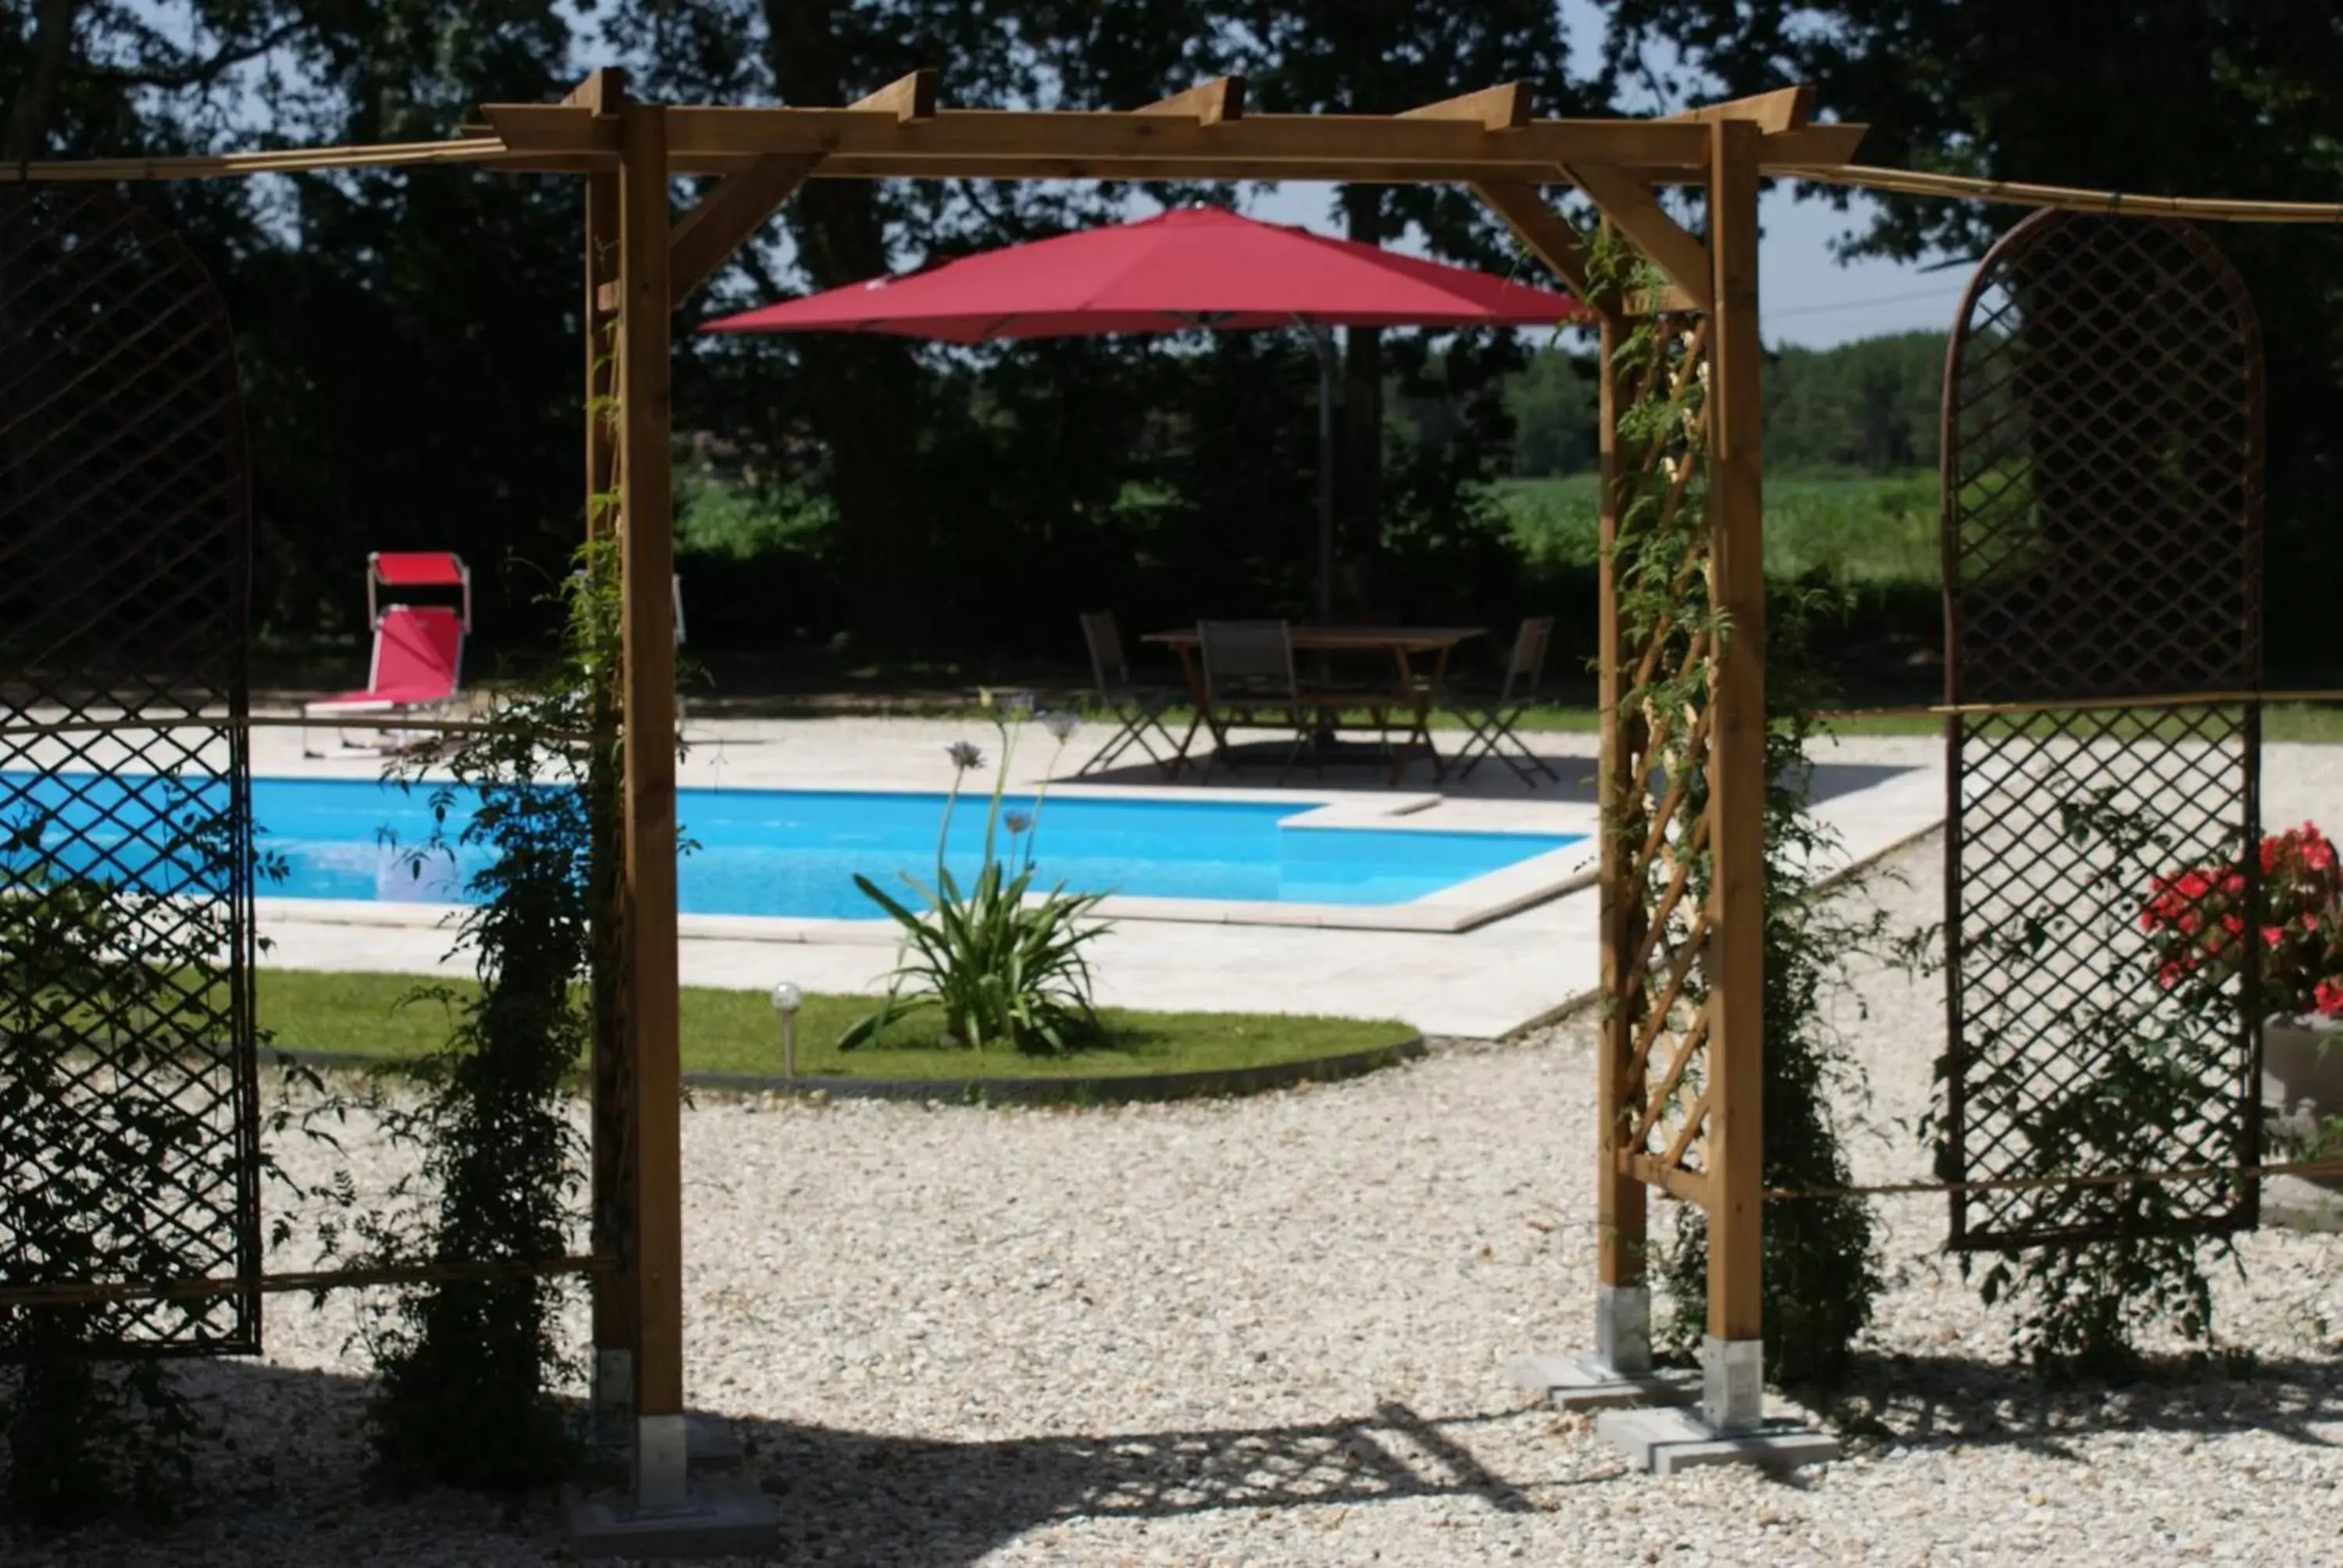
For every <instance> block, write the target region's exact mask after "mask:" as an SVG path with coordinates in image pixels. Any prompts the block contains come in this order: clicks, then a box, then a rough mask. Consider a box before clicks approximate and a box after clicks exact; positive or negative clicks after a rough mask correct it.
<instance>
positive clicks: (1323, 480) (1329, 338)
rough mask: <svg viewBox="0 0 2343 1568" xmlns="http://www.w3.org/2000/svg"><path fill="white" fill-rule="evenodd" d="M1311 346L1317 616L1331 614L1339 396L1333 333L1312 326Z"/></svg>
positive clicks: (1332, 609)
mask: <svg viewBox="0 0 2343 1568" xmlns="http://www.w3.org/2000/svg"><path fill="white" fill-rule="evenodd" d="M1310 343H1311V347H1313V348H1315V349H1316V350H1317V351H1318V616H1319V618H1320V619H1325V618H1329V617H1331V616H1332V615H1333V613H1334V405H1335V401H1336V398H1337V397H1338V396H1339V394H1338V392H1337V389H1336V386H1335V379H1334V371H1335V363H1334V334H1333V331H1332V328H1329V327H1312V328H1311V329H1310Z"/></svg>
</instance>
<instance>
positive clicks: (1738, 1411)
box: [1700, 1334, 1765, 1432]
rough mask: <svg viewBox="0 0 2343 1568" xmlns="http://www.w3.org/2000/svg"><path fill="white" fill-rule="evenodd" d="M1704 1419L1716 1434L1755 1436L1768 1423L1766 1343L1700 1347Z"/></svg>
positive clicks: (1708, 1342) (1710, 1341) (1712, 1342)
mask: <svg viewBox="0 0 2343 1568" xmlns="http://www.w3.org/2000/svg"><path fill="white" fill-rule="evenodd" d="M1700 1416H1701V1420H1702V1421H1704V1422H1706V1423H1707V1424H1708V1426H1709V1427H1710V1429H1711V1430H1713V1431H1715V1432H1754V1431H1755V1430H1756V1429H1757V1428H1758V1427H1759V1426H1760V1425H1761V1424H1763V1423H1764V1422H1765V1341H1764V1340H1720V1339H1718V1338H1717V1337H1716V1336H1715V1335H1714V1334H1711V1335H1710V1336H1709V1337H1708V1338H1707V1339H1705V1340H1704V1341H1702V1342H1701V1347H1700Z"/></svg>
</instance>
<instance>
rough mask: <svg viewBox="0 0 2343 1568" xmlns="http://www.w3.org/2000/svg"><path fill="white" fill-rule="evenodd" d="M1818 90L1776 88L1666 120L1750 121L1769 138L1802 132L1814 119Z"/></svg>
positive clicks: (1689, 111) (1727, 100)
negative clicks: (1776, 134)
mask: <svg viewBox="0 0 2343 1568" xmlns="http://www.w3.org/2000/svg"><path fill="white" fill-rule="evenodd" d="M1814 113H1815V90H1814V88H1812V87H1810V86H1797V87H1776V88H1775V89H1774V91H1772V92H1770V93H1757V94H1754V95H1751V96H1749V97H1746V98H1728V99H1726V100H1725V102H1723V103H1721V104H1703V105H1701V106H1699V107H1698V108H1696V109H1686V110H1684V112H1683V113H1682V114H1678V115H1667V116H1663V117H1664V118H1665V119H1670V120H1696V121H1699V122H1701V123H1702V124H1713V123H1715V121H1718V120H1748V121H1751V122H1753V123H1754V124H1755V126H1756V127H1757V128H1758V129H1759V130H1761V131H1765V132H1767V133H1768V134H1770V133H1773V132H1775V131H1802V130H1804V129H1805V126H1806V122H1807V121H1808V120H1810V119H1812V118H1813V117H1814Z"/></svg>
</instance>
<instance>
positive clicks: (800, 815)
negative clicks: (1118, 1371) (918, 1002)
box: [0, 773, 1584, 920]
mask: <svg viewBox="0 0 2343 1568" xmlns="http://www.w3.org/2000/svg"><path fill="white" fill-rule="evenodd" d="M125 796H133V797H136V799H134V800H131V801H129V802H125V801H124V797H125ZM223 799H224V796H223ZM943 801H944V798H943V797H942V796H941V795H900V794H878V793H860V792H850V791H839V790H804V789H722V790H718V789H685V790H680V791H679V792H678V797H677V814H678V816H679V819H680V821H681V823H682V828H683V833H684V836H685V837H686V838H687V839H690V840H692V841H693V843H694V844H695V845H696V848H695V849H692V850H691V851H690V852H689V853H688V854H687V855H686V856H685V857H684V858H683V860H682V862H681V865H680V868H679V892H680V898H681V903H682V908H683V910H684V912H686V913H688V914H711V915H714V914H723V915H789V916H800V917H818V918H830V919H850V920H852V919H872V918H879V912H878V910H876V908H875V907H874V906H873V905H872V904H871V903H870V900H868V899H866V898H865V897H864V896H863V895H862V893H861V892H860V890H858V889H857V888H856V887H855V886H854V880H853V879H854V875H855V873H857V872H860V873H861V874H862V875H864V876H867V877H870V879H872V880H874V881H876V882H878V883H879V884H880V886H881V887H884V888H886V889H888V890H890V891H895V890H900V888H901V886H902V884H901V881H900V875H899V874H900V873H901V872H905V871H910V872H912V873H914V874H916V875H920V876H921V877H926V876H928V875H930V873H931V872H932V870H933V869H934V866H935V854H936V832H937V827H938V823H939V821H940V815H941V812H942V809H943ZM126 803H127V804H128V805H130V807H131V811H130V813H129V815H130V816H131V817H132V818H133V819H134V820H135V819H136V815H137V814H138V812H139V810H140V809H142V808H145V809H151V810H152V811H154V812H156V813H161V812H166V811H177V812H182V813H184V812H187V811H199V810H200V809H202V807H203V806H204V805H205V804H206V802H204V801H202V800H200V799H188V798H187V797H186V794H185V792H184V791H182V790H180V789H179V787H178V786H176V785H174V784H170V783H168V782H167V781H165V780H161V779H151V780H146V781H143V782H141V781H136V780H129V781H124V780H106V779H91V778H88V777H86V776H84V777H75V776H73V775H35V774H29V773H7V774H0V825H5V824H7V823H11V822H15V821H17V820H19V819H22V818H24V817H25V815H26V814H27V813H28V812H30V813H37V814H41V815H45V816H47V817H50V818H51V819H53V822H54V830H53V831H52V833H51V835H50V837H51V839H52V841H53V842H59V843H63V844H65V846H66V851H65V860H66V863H67V864H68V865H71V866H72V867H73V868H74V869H76V870H82V871H94V872H96V873H97V874H100V875H106V876H112V877H116V878H123V879H132V880H136V879H139V878H141V877H142V876H147V875H149V873H148V872H146V871H143V870H142V869H140V868H141V867H142V866H147V865H151V864H152V863H153V862H154V860H155V855H154V852H153V851H152V849H149V848H147V847H146V846H145V845H141V844H137V843H134V842H128V841H126V834H125V833H124V832H123V830H122V829H120V828H119V827H118V826H116V825H115V824H113V823H110V822H109V821H108V820H107V819H108V818H109V817H110V816H111V817H115V818H119V817H121V816H122V815H124V813H123V812H122V809H121V808H122V806H123V805H124V804H126ZM985 805H986V802H985V801H984V800H983V799H962V801H961V802H960V808H959V811H958V813H957V815H956V817H955V819H954V823H953V829H952V835H951V846H950V864H951V866H952V869H953V871H954V873H955V874H956V875H960V876H963V877H965V876H969V875H972V874H973V871H974V868H975V865H976V862H977V859H978V857H979V854H980V848H981V844H982V840H983V828H984V810H985ZM1009 805H1010V806H1011V808H1012V809H1021V810H1026V811H1031V809H1032V807H1033V802H1032V801H1031V799H1011V801H1010V802H1009ZM1310 809H1312V804H1310V803H1302V802H1297V803H1294V804H1290V805H1289V804H1285V803H1280V802H1272V803H1269V804H1255V803H1252V802H1243V801H1227V800H1101V799H1081V798H1076V797H1071V796H1064V795H1061V796H1057V797H1054V798H1052V799H1050V800H1049V801H1048V802H1047V804H1046V805H1045V806H1044V807H1043V808H1042V810H1041V820H1040V825H1039V828H1038V829H1037V832H1038V838H1037V839H1036V846H1037V849H1038V853H1037V855H1036V859H1037V862H1038V864H1039V867H1040V871H1039V875H1038V876H1037V877H1036V883H1037V885H1040V886H1048V885H1050V884H1051V883H1055V882H1059V881H1062V882H1064V883H1065V884H1066V885H1067V886H1068V887H1069V888H1072V889H1075V890H1080V891H1084V892H1102V893H1121V894H1126V895H1131V896H1139V897H1148V898H1180V899H1240V900H1260V901H1264V902H1281V903H1314V904H1394V903H1403V902H1405V901H1407V900H1412V899H1417V898H1421V897H1423V895H1425V894H1427V893H1432V892H1436V891H1438V890H1441V889H1443V888H1446V887H1451V886H1453V885H1454V884H1455V883H1457V882H1461V881H1463V880H1465V879H1468V878H1472V877H1477V876H1481V875H1483V874H1484V873H1486V872H1489V871H1493V870H1497V869H1501V868H1503V867H1505V866H1510V865H1513V864H1514V863H1516V862H1518V861H1521V860H1524V859H1529V858H1531V857H1532V856H1534V855H1541V854H1544V853H1545V852H1546V851H1547V850H1549V849H1560V848H1562V847H1563V846H1564V845H1567V844H1572V843H1575V842H1577V841H1578V840H1579V839H1581V838H1583V837H1584V835H1581V834H1552V833H1544V834H1540V833H1474V832H1427V831H1403V830H1400V831H1395V830H1389V829H1356V828H1307V827H1294V826H1291V825H1290V819H1292V818H1295V817H1298V816H1300V815H1302V813H1304V812H1306V811H1308V810H1310ZM467 814H468V807H467V805H466V802H465V800H464V799H463V798H461V797H460V796H459V798H458V799H457V801H456V803H455V810H454V815H453V817H452V818H451V825H450V829H449V837H451V838H452V837H453V836H454V822H455V821H457V820H460V819H462V818H463V817H465V816H466V815H467ZM253 818H254V820H255V822H256V824H257V825H258V827H259V829H260V830H261V838H260V842H261V845H262V847H263V848H264V849H267V850H271V851H273V852H274V853H276V854H277V855H278V856H281V857H282V858H283V859H284V862H285V864H286V867H287V873H288V874H287V877H286V879H284V880H283V881H281V882H277V883H273V884H264V885H263V886H262V887H261V888H260V890H259V891H260V892H261V893H262V894H263V895H265V896H273V897H278V898H288V897H289V898H307V899H370V900H393V901H410V902H426V903H454V902H460V901H463V900H464V897H465V895H464V890H463V884H464V882H465V880H466V879H468V877H469V876H470V875H471V874H472V873H473V872H474V871H476V870H478V869H479V866H480V865H481V864H484V863H485V862H486V860H487V858H488V857H487V854H486V852H485V851H482V850H472V849H467V850H464V851H463V852H462V854H461V856H460V859H458V861H456V862H455V863H453V864H449V863H447V862H446V861H440V862H437V863H429V864H425V865H423V866H420V867H418V866H417V865H416V864H415V861H414V857H413V856H412V855H411V854H410V853H407V851H406V850H403V849H401V848H400V846H406V847H407V849H412V848H413V847H414V846H417V845H419V844H421V843H423V842H424V841H426V840H427V839H428V838H429V837H430V833H431V808H430V801H429V798H428V791H427V790H416V791H413V792H408V791H404V790H401V789H398V788H397V787H396V786H392V785H384V784H377V783H375V782H373V781H371V780H346V779H254V780H253ZM144 837H145V839H146V841H147V844H152V843H153V842H155V841H156V839H157V838H158V837H159V836H158V835H156V834H155V833H151V832H150V833H148V834H146V835H145V836H144ZM1005 838H1006V836H1005V835H1004V841H1005Z"/></svg>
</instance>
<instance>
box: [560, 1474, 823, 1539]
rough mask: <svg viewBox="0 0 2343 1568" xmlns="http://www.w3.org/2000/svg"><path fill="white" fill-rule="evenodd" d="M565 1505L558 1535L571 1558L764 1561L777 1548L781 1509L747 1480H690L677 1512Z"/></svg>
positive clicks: (624, 1502) (588, 1500) (590, 1500)
mask: <svg viewBox="0 0 2343 1568" xmlns="http://www.w3.org/2000/svg"><path fill="white" fill-rule="evenodd" d="M567 1503H568V1505H567V1506H566V1507H565V1508H564V1510H563V1513H564V1515H565V1517H564V1519H563V1524H564V1531H563V1533H564V1534H565V1535H566V1536H567V1538H568V1548H569V1552H570V1554H571V1555H572V1556H575V1557H579V1558H595V1557H638V1558H669V1559H672V1558H689V1557H769V1556H771V1555H772V1554H773V1553H775V1552H776V1551H778V1550H779V1548H780V1542H781V1521H780V1509H779V1505H777V1504H776V1503H774V1501H773V1499H772V1498H770V1497H769V1496H767V1495H766V1494H765V1493H764V1492H763V1490H762V1489H760V1488H759V1486H758V1485H757V1484H756V1483H754V1482H753V1481H750V1480H749V1478H747V1477H746V1476H741V1475H721V1474H719V1475H695V1476H693V1477H692V1478H691V1483H690V1484H689V1486H687V1487H686V1488H685V1489H684V1497H683V1502H682V1503H681V1505H680V1506H678V1507H676V1508H672V1509H663V1510H660V1511H659V1512H657V1513H644V1512H639V1511H638V1510H637V1509H636V1508H635V1506H634V1503H633V1500H632V1499H631V1498H626V1497H608V1496H598V1495H594V1496H588V1495H578V1496H572V1497H570V1498H569V1499H568V1500H567Z"/></svg>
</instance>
